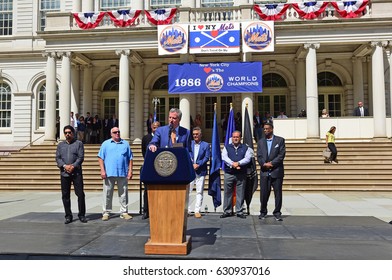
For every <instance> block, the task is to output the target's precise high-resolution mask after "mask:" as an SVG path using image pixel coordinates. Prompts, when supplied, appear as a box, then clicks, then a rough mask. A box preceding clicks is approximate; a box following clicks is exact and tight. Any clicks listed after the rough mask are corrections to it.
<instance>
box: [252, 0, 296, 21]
mask: <svg viewBox="0 0 392 280" xmlns="http://www.w3.org/2000/svg"><path fill="white" fill-rule="evenodd" d="M289 6H290V5H288V4H283V3H278V4H262V5H254V6H253V8H254V10H255V12H256V13H257V14H258V15H259V16H260V18H261V19H263V20H280V19H282V16H283V15H285V13H286V10H287V9H288V7H289Z"/></svg>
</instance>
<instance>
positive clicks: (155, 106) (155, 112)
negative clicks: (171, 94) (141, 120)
mask: <svg viewBox="0 0 392 280" xmlns="http://www.w3.org/2000/svg"><path fill="white" fill-rule="evenodd" d="M152 103H154V122H156V121H157V104H158V103H160V101H159V98H158V97H154V98H153V99H152Z"/></svg>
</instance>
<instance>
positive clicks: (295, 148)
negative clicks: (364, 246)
mask: <svg viewBox="0 0 392 280" xmlns="http://www.w3.org/2000/svg"><path fill="white" fill-rule="evenodd" d="M99 147H100V146H99V145H86V146H85V161H84V163H83V174H84V183H85V189H86V190H101V189H102V180H101V179H100V171H99V165H98V160H97V153H98V150H99ZM131 147H132V151H133V153H134V157H135V158H134V176H133V179H132V180H131V181H130V186H129V189H130V190H139V187H140V182H139V179H140V167H141V165H142V164H143V157H142V154H141V149H140V145H131ZM324 147H325V144H324V143H321V142H314V143H310V142H309V143H308V142H306V143H292V142H288V143H286V148H287V152H286V159H285V174H286V176H285V179H284V186H283V187H284V190H307V191H310V190H337V191H338V190H358V191H370V190H377V191H392V143H391V142H390V141H385V142H350V143H348V142H344V143H343V142H342V143H337V149H338V159H339V164H325V163H324V162H323V158H322V150H323V149H324ZM0 150H1V148H0ZM55 151H56V146H55V145H33V146H30V147H27V148H24V149H22V150H20V151H17V152H15V151H12V152H10V153H9V154H8V155H7V154H6V155H3V156H0V190H59V189H60V179H59V177H60V176H59V170H58V168H57V166H56V162H55ZM221 178H222V189H223V176H221ZM207 183H208V176H207ZM207 186H208V185H207ZM207 186H206V188H207Z"/></svg>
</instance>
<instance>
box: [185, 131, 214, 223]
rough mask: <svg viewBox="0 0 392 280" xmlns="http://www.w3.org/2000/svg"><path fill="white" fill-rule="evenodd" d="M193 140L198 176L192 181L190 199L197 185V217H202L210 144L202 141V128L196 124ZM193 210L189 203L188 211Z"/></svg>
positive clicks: (194, 163)
mask: <svg viewBox="0 0 392 280" xmlns="http://www.w3.org/2000/svg"><path fill="white" fill-rule="evenodd" d="M192 135H193V141H192V144H191V148H192V151H191V160H192V163H193V169H194V170H195V173H196V178H195V179H194V180H193V181H192V182H191V183H190V189H189V201H190V196H191V193H192V190H193V186H195V187H196V202H195V208H194V209H195V211H194V212H195V218H201V214H200V210H201V205H202V204H203V190H204V180H205V177H206V175H207V162H208V161H209V160H210V155H211V152H210V144H208V143H207V142H205V141H202V140H201V138H202V134H201V128H200V127H198V126H196V127H194V128H193V130H192ZM190 212H191V204H190V203H189V207H188V213H190Z"/></svg>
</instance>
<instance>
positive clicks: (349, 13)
mask: <svg viewBox="0 0 392 280" xmlns="http://www.w3.org/2000/svg"><path fill="white" fill-rule="evenodd" d="M368 3H369V0H357V1H337V2H326V1H308V2H303V3H291V4H281V3H279V4H278V3H277V4H261V5H254V6H253V9H254V10H255V12H256V13H257V14H258V15H259V16H260V18H261V19H262V20H280V19H282V18H284V17H285V16H286V12H287V9H288V8H289V7H290V5H291V6H292V7H293V9H295V10H296V11H297V13H298V15H299V17H300V19H306V20H309V19H316V18H318V17H320V16H323V15H322V14H323V12H324V11H325V9H326V8H327V7H328V5H329V4H331V5H332V7H334V8H335V10H336V12H337V13H338V14H339V16H340V17H342V18H355V17H358V16H360V15H361V14H362V13H363V12H364V10H365V9H366V6H367V5H368Z"/></svg>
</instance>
